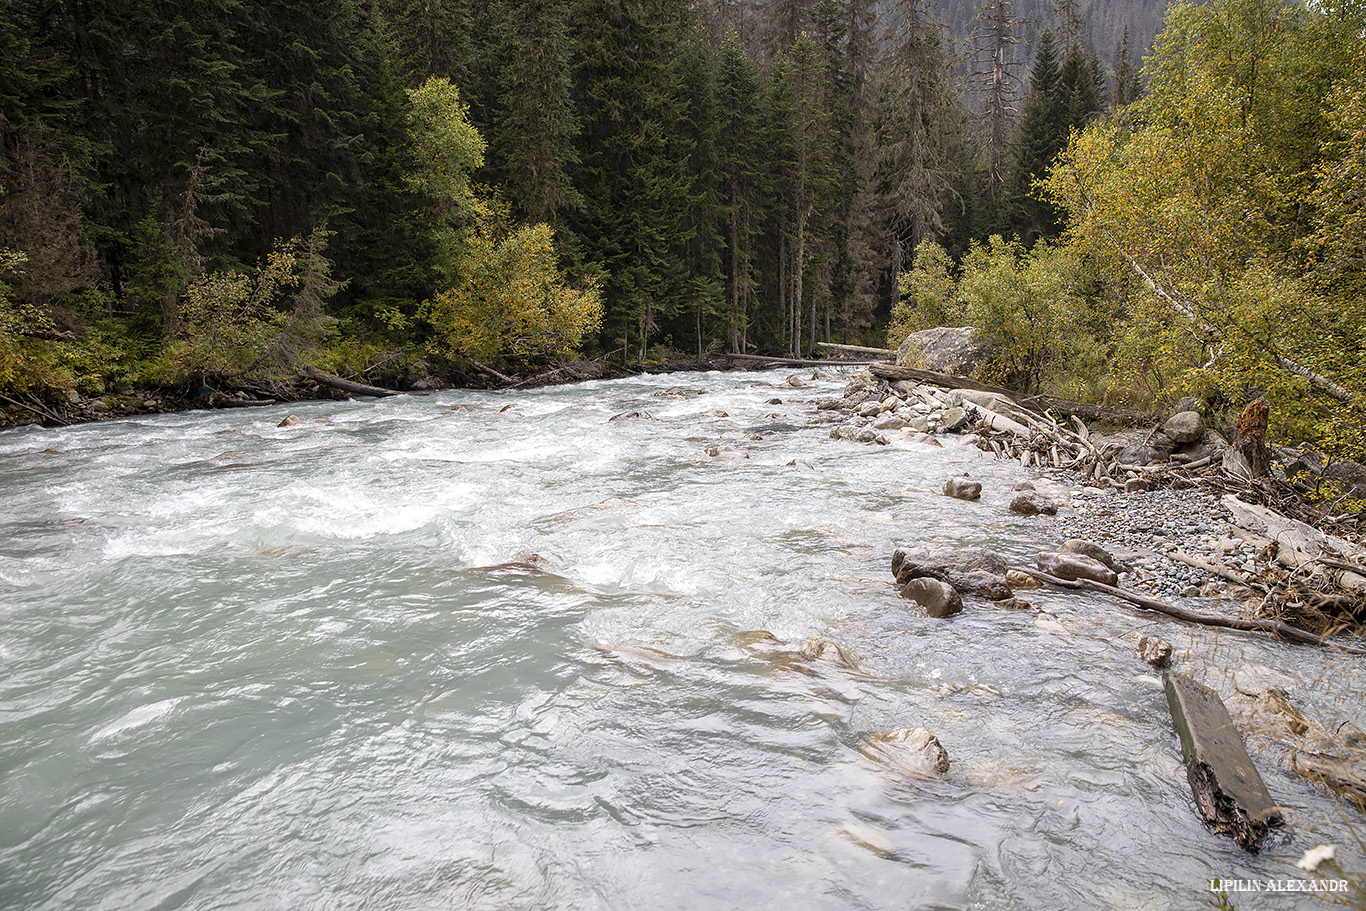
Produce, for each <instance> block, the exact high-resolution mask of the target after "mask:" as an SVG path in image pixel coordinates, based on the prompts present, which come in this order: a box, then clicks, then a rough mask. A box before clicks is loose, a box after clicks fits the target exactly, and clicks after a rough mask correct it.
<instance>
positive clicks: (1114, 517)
mask: <svg viewBox="0 0 1366 911" xmlns="http://www.w3.org/2000/svg"><path fill="white" fill-rule="evenodd" d="M1061 479H1062V480H1064V482H1066V481H1068V480H1070V479H1069V478H1068V476H1067V475H1066V474H1063V475H1062V478H1061ZM1072 506H1073V508H1072V509H1071V510H1069V511H1068V512H1067V513H1065V515H1064V516H1060V517H1059V521H1058V529H1059V532H1060V533H1061V534H1062V536H1063V537H1068V538H1082V539H1085V540H1088V541H1094V542H1095V543H1097V544H1099V545H1100V546H1101V547H1104V548H1106V549H1114V550H1117V551H1119V552H1121V553H1123V552H1126V551H1127V552H1131V553H1135V554H1137V555H1138V556H1137V559H1135V560H1133V561H1131V562H1133V563H1134V564H1135V569H1134V572H1132V573H1127V574H1125V575H1124V576H1121V578H1120V585H1121V586H1124V587H1126V588H1131V589H1134V590H1135V591H1140V592H1143V593H1145V594H1151V595H1153V596H1154V597H1158V598H1194V597H1199V596H1201V593H1202V592H1207V593H1208V592H1215V593H1221V592H1223V591H1224V590H1225V589H1227V587H1228V583H1227V582H1226V581H1225V580H1223V579H1220V578H1218V577H1212V576H1210V574H1209V573H1207V572H1205V571H1204V570H1200V569H1196V568H1195V567H1192V566H1187V565H1186V564H1184V563H1181V562H1179V561H1177V560H1174V559H1172V558H1171V557H1170V556H1168V555H1169V554H1171V553H1172V552H1174V551H1177V550H1179V551H1182V552H1183V553H1185V554H1186V555H1187V556H1191V557H1195V558H1196V559H1200V560H1205V561H1206V562H1209V563H1223V564H1224V565H1225V566H1228V567H1229V568H1234V567H1237V568H1239V569H1241V570H1243V571H1245V572H1255V571H1256V569H1257V566H1256V564H1255V562H1254V558H1255V555H1256V547H1255V546H1254V545H1252V544H1249V543H1247V542H1246V541H1241V540H1238V538H1237V537H1236V536H1235V535H1234V534H1233V527H1234V526H1233V524H1232V516H1231V515H1230V514H1229V512H1228V510H1227V509H1225V508H1224V507H1223V505H1222V504H1221V503H1220V502H1219V500H1218V498H1217V497H1215V496H1213V495H1211V494H1209V493H1206V492H1205V491H1201V490H1198V489H1190V490H1171V489H1162V490H1153V491H1134V492H1129V493H1125V492H1119V491H1114V490H1108V489H1101V488H1095V487H1082V488H1080V489H1078V490H1076V491H1074V493H1073V496H1072ZM1240 564H1241V565H1240Z"/></svg>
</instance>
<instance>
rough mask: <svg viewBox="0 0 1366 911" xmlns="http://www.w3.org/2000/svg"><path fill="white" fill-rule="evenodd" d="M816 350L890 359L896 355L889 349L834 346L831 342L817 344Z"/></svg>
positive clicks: (862, 346)
mask: <svg viewBox="0 0 1366 911" xmlns="http://www.w3.org/2000/svg"><path fill="white" fill-rule="evenodd" d="M816 347H817V348H825V349H827V350H829V351H834V352H836V353H840V352H848V353H849V354H874V355H877V356H878V357H892V356H894V355H895V354H896V352H895V351H893V350H892V349H891V348H868V347H866V346H864V345H836V344H834V343H833V342H817V343H816Z"/></svg>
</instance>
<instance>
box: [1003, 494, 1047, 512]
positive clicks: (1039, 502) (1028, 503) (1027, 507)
mask: <svg viewBox="0 0 1366 911" xmlns="http://www.w3.org/2000/svg"><path fill="white" fill-rule="evenodd" d="M1010 511H1011V512H1018V513H1019V514H1020V515H1022V516H1037V515H1046V516H1056V515H1057V514H1058V504H1057V503H1054V502H1053V501H1052V500H1050V499H1048V497H1041V496H1039V495H1038V494H1036V493H1022V494H1020V495H1019V496H1017V497H1016V498H1015V499H1013V500H1011V501H1010Z"/></svg>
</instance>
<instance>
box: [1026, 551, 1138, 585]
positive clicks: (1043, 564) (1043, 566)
mask: <svg viewBox="0 0 1366 911" xmlns="http://www.w3.org/2000/svg"><path fill="white" fill-rule="evenodd" d="M1038 564H1039V569H1040V570H1042V571H1043V572H1046V573H1048V574H1049V575H1050V576H1057V577H1058V578H1059V579H1065V580H1067V581H1068V582H1075V581H1076V580H1078V579H1090V580H1091V581H1092V582H1099V583H1101V584H1102V585H1118V584H1119V576H1117V575H1116V574H1115V571H1114V570H1113V569H1111V568H1110V567H1108V566H1106V565H1105V564H1104V563H1101V562H1100V561H1099V560H1093V559H1091V558H1090V557H1084V556H1082V555H1081V554H1064V553H1053V552H1049V553H1042V554H1039V556H1038Z"/></svg>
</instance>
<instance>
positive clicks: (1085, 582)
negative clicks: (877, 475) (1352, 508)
mask: <svg viewBox="0 0 1366 911" xmlns="http://www.w3.org/2000/svg"><path fill="white" fill-rule="evenodd" d="M1011 568H1012V569H1016V570H1018V571H1019V572H1022V573H1026V574H1028V575H1031V576H1033V577H1034V578H1036V579H1038V580H1039V581H1041V582H1047V583H1048V584H1050V585H1057V586H1060V587H1062V588H1071V589H1090V590H1092V591H1098V592H1103V593H1105V594H1107V595H1114V596H1115V597H1116V598H1123V599H1124V600H1125V601H1128V602H1129V603H1130V604H1135V605H1137V606H1139V607H1141V608H1144V609H1146V610H1153V611H1158V612H1159V613H1163V614H1166V615H1167V616H1169V617H1175V618H1176V619H1178V620H1185V621H1186V622H1187V623H1198V624H1200V625H1201V626H1213V627H1219V628H1222V629H1236V630H1241V631H1243V632H1252V633H1274V634H1275V635H1277V636H1280V637H1281V638H1283V639H1289V640H1290V641H1292V642H1302V643H1304V644H1306V645H1318V646H1324V647H1328V648H1334V649H1337V650H1338V651H1341V652H1344V653H1346V654H1348V655H1366V648H1359V647H1357V646H1354V645H1347V644H1345V643H1341V642H1334V641H1333V640H1331V639H1329V638H1328V637H1327V636H1318V635H1315V634H1314V633H1311V632H1309V631H1307V630H1302V629H1300V628H1299V627H1296V626H1291V625H1290V624H1288V623H1282V622H1281V621H1279V620H1245V619H1242V618H1239V617H1220V616H1217V615H1215V614H1202V613H1199V612H1198V611H1193V610H1186V609H1185V608H1184V607H1177V606H1176V605H1175V604H1168V603H1167V602H1165V601H1158V600H1157V599H1156V598H1147V597H1144V596H1143V595H1137V594H1134V593H1133V592H1129V591H1125V590H1124V589H1122V588H1116V587H1115V586H1113V585H1106V584H1105V583H1103V582H1093V581H1091V580H1090V579H1078V580H1077V581H1075V582H1072V581H1069V580H1067V579H1059V578H1058V577H1057V576H1050V575H1049V574H1048V573H1045V572H1040V571H1039V570H1037V569H1027V568H1025V567H1022V566H1015V567H1011Z"/></svg>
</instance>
